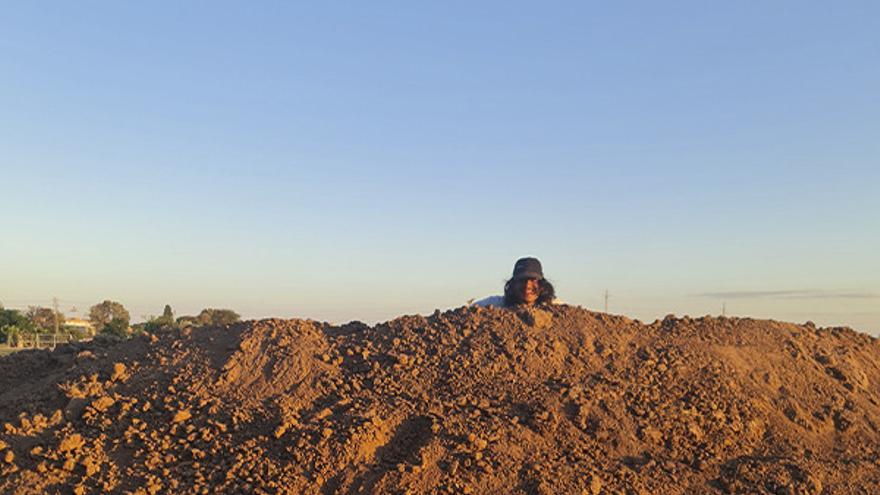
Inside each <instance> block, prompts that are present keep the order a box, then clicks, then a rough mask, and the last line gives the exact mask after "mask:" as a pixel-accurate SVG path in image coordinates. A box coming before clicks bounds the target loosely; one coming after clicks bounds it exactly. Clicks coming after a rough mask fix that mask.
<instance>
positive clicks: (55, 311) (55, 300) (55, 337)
mask: <svg viewBox="0 0 880 495" xmlns="http://www.w3.org/2000/svg"><path fill="white" fill-rule="evenodd" d="M52 315H53V316H54V317H55V333H54V334H53V335H52V349H54V348H55V346H56V345H58V298H57V297H53V298H52Z"/></svg>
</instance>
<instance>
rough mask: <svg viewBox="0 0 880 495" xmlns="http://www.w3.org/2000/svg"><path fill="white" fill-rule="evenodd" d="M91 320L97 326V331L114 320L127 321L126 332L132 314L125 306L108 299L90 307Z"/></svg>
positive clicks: (100, 330)
mask: <svg viewBox="0 0 880 495" xmlns="http://www.w3.org/2000/svg"><path fill="white" fill-rule="evenodd" d="M89 320H90V321H91V322H92V325H94V326H95V331H97V332H102V331H103V330H104V327H105V326H107V325H109V324H110V322H112V321H113V320H120V321H123V322H125V329H126V333H127V331H128V323H129V322H130V321H131V315H129V314H128V310H127V309H125V306H123V305H122V304H120V303H118V302H116V301H109V300H106V301H104V302H101V303H98V304H96V305H94V306H92V307H91V308H90V309H89Z"/></svg>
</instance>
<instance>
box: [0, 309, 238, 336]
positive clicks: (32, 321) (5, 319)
mask: <svg viewBox="0 0 880 495" xmlns="http://www.w3.org/2000/svg"><path fill="white" fill-rule="evenodd" d="M240 320H241V317H240V316H239V315H238V313H236V312H235V311H232V310H231V309H217V308H205V309H203V310H202V311H201V312H200V313H199V314H198V315H195V316H188V315H187V316H179V317H176V318H175V316H174V310H172V309H171V306H170V305H168V304H166V305H165V309H164V310H163V311H162V316H158V317H150V318H148V319H147V321H145V322H143V323H137V324H135V325H131V324H130V323H131V315H130V314H129V312H128V310H127V309H125V306H123V305H122V304H121V303H119V302H116V301H110V300H105V301H102V302H100V303H98V304H95V305H94V306H92V307H91V308H89V318H88V320H81V319H78V318H66V317H65V316H64V314H63V313H61V312H60V311H55V310H53V309H51V308H44V307H41V306H29V307H28V309H27V310H26V311H22V310H18V309H6V308H4V307H3V305H2V304H0V343H2V344H7V345H11V346H18V345H19V344H20V342H21V341H22V336H23V335H26V334H50V333H54V332H56V331H57V332H58V333H59V334H63V335H67V336H69V337H71V338H73V339H77V340H82V339H86V338H90V337H94V336H95V335H97V334H106V335H115V336H117V337H123V338H128V337H131V336H132V335H137V334H140V333H143V332H155V331H157V330H160V329H165V328H167V329H174V328H185V327H200V326H209V325H228V324H230V323H235V322H238V321H240Z"/></svg>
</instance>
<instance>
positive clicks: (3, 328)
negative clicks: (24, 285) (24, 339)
mask: <svg viewBox="0 0 880 495" xmlns="http://www.w3.org/2000/svg"><path fill="white" fill-rule="evenodd" d="M33 332H34V324H33V322H32V321H31V320H30V319H29V318H28V317H27V316H25V315H24V314H22V312H21V311H19V310H17V309H3V307H2V306H0V342H7V343H8V342H9V339H10V338H11V336H12V335H13V334H21V333H33Z"/></svg>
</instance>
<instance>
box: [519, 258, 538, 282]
mask: <svg viewBox="0 0 880 495" xmlns="http://www.w3.org/2000/svg"><path fill="white" fill-rule="evenodd" d="M527 278H536V279H538V280H544V270H543V269H542V268H541V262H540V261H538V258H520V259H518V260H516V264H515V265H513V280H522V279H527Z"/></svg>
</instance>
